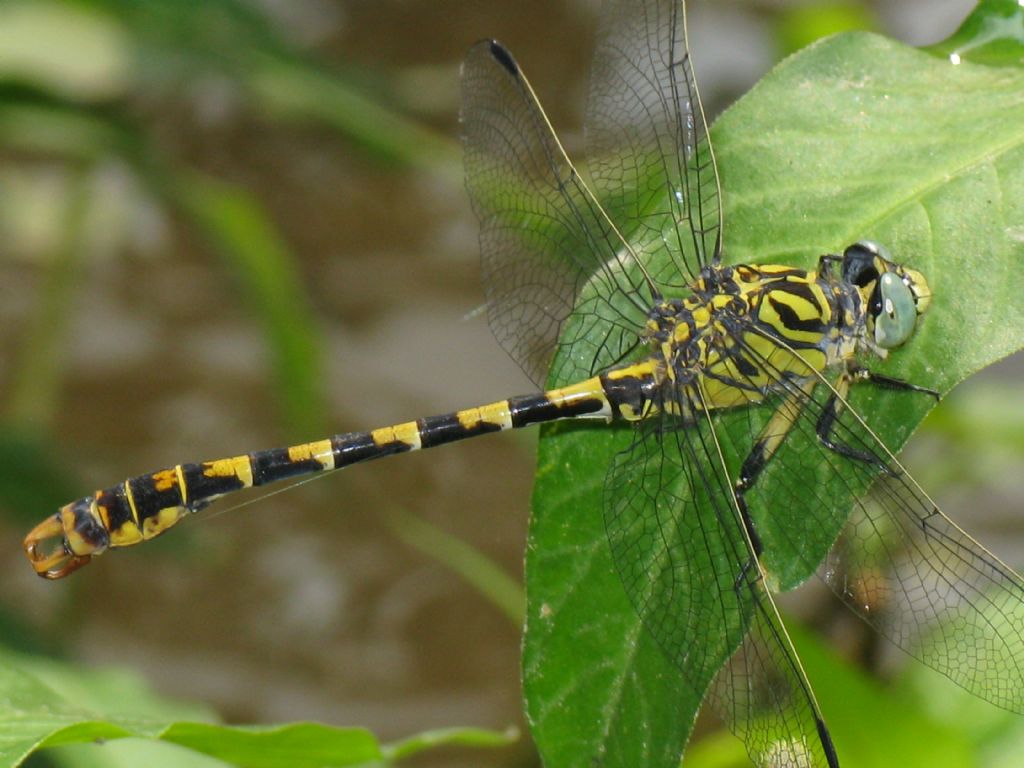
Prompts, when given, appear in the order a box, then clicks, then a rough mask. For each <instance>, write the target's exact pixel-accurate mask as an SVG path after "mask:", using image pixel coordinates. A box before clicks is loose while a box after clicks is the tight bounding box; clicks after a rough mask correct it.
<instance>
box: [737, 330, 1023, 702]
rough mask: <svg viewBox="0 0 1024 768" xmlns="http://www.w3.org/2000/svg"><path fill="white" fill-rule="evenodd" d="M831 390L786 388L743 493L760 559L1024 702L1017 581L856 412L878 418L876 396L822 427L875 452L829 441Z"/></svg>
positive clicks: (953, 673)
mask: <svg viewBox="0 0 1024 768" xmlns="http://www.w3.org/2000/svg"><path fill="white" fill-rule="evenodd" d="M751 354H752V355H753V354H754V352H753V350H751ZM758 364H759V365H761V366H766V367H769V368H770V363H769V361H767V360H764V359H762V360H760V361H759V363H758ZM855 390H856V391H855V392H854V401H855V403H856V402H857V401H859V400H861V399H863V398H858V397H856V396H857V395H869V394H871V393H877V394H883V393H881V392H879V390H878V389H877V388H875V387H871V386H870V385H868V384H862V385H860V386H858V387H855ZM863 390H870V392H867V391H863ZM831 395H832V389H831V388H830V387H828V386H826V384H825V383H822V384H819V385H818V386H817V387H816V388H815V389H814V390H813V391H812V392H811V393H809V394H808V393H807V392H804V391H801V390H799V389H797V388H795V387H794V388H793V401H794V403H793V413H792V419H793V427H792V429H791V433H792V434H791V435H790V436H788V437H787V438H786V440H785V441H784V442H783V444H782V446H781V447H780V448H779V450H778V451H777V453H776V455H775V456H773V457H772V458H771V460H770V461H769V463H768V464H767V466H766V467H765V470H764V472H763V474H762V476H761V477H759V478H758V480H757V483H756V484H755V486H754V487H753V488H752V489H751V490H750V491H749V492H748V493H747V494H746V498H747V501H748V504H749V506H750V509H751V514H752V515H753V516H754V517H755V520H756V521H758V518H759V516H760V520H759V521H758V530H759V532H760V533H762V539H763V541H764V546H765V557H764V558H763V559H765V560H767V559H768V558H769V557H771V558H773V559H772V561H771V563H770V564H769V566H768V567H769V569H770V570H777V572H778V574H779V575H780V581H781V582H783V584H782V585H783V586H784V587H786V586H792V585H794V584H795V583H796V582H798V581H800V580H802V578H804V577H805V576H806V574H809V573H811V572H813V571H815V570H818V572H819V574H820V575H821V576H822V578H823V579H824V581H825V582H826V583H827V584H828V586H829V587H830V588H831V589H832V590H833V591H834V592H835V594H836V595H838V596H839V598H840V599H841V600H842V601H843V602H844V603H845V604H846V605H847V606H848V607H849V608H850V609H851V610H852V611H853V612H854V613H856V614H857V615H858V616H860V617H861V618H862V619H864V621H866V622H867V623H868V624H870V625H871V626H872V627H873V628H874V629H875V630H877V631H878V632H879V633H880V634H881V635H883V636H884V637H886V638H888V639H889V640H891V641H892V642H893V643H895V644H896V645H897V646H899V647H900V648H902V649H903V650H905V651H906V652H907V653H909V654H910V655H912V656H914V657H916V658H917V659H919V660H920V661H922V662H924V663H925V664H927V665H928V666H930V667H932V668H933V669H935V670H937V671H939V672H941V673H942V674H944V675H946V676H947V677H949V678H950V679H951V680H953V681H954V682H956V683H957V684H959V685H960V686H962V687H963V688H965V689H967V690H968V691H970V692H971V693H973V694H975V695H977V696H979V697H981V698H983V699H986V700H988V701H990V702H992V703H994V704H996V705H998V706H1001V707H1004V708H1006V709H1010V710H1014V711H1017V712H1024V666H1022V664H1021V659H1022V658H1024V581H1022V579H1021V577H1020V576H1019V575H1018V574H1017V573H1015V572H1014V571H1013V570H1012V569H1011V568H1010V567H1008V566H1007V565H1005V564H1004V563H1003V562H1002V561H1000V560H999V559H998V558H997V557H996V556H995V555H994V554H992V553H991V552H989V551H988V550H986V549H985V548H984V547H983V546H982V545H981V544H979V543H978V542H977V541H975V540H974V539H973V538H972V537H971V536H969V535H968V534H967V533H965V532H964V531H963V530H962V529H961V528H960V527H959V526H957V525H956V523H954V522H953V521H952V520H950V519H949V518H948V517H946V515H945V514H943V513H942V512H941V511H940V510H939V508H938V507H937V506H936V505H935V503H934V502H933V501H932V500H931V499H930V498H929V497H928V495H927V494H926V493H925V492H924V491H923V490H922V489H921V488H920V486H919V485H918V484H917V483H916V481H915V480H914V479H913V478H912V477H911V476H910V475H909V474H908V473H907V472H906V471H905V470H904V469H903V467H902V466H901V465H900V464H899V462H898V461H897V460H896V458H895V456H894V455H893V454H892V452H891V451H889V449H888V448H886V446H885V445H884V443H883V442H882V440H881V438H880V437H879V436H878V435H877V434H876V432H875V431H873V430H872V428H871V426H870V425H869V424H868V423H867V422H866V421H865V420H864V418H863V417H862V416H860V415H859V414H860V413H870V414H871V415H872V421H873V422H874V423H875V424H876V425H878V426H884V425H885V423H886V421H885V419H884V413H883V412H882V410H881V406H880V405H877V404H878V403H880V402H881V398H875V400H874V402H875V403H876V407H874V408H869V409H866V410H863V411H857V410H855V408H854V407H852V406H851V407H846V408H843V409H842V410H841V411H840V413H839V415H838V418H837V419H836V421H835V424H834V425H833V427H832V429H831V431H830V432H829V439H830V440H831V441H832V442H834V443H838V444H840V445H842V446H845V447H846V448H848V449H851V450H852V451H853V452H856V453H857V454H860V455H861V456H863V457H870V460H865V459H864V458H855V457H851V456H849V455H843V454H842V453H839V452H837V451H835V450H832V449H830V448H827V447H826V446H825V445H824V444H823V443H822V441H821V440H820V439H819V437H818V434H817V432H818V431H819V430H820V426H819V423H820V418H821V414H822V413H823V412H824V411H825V409H827V408H830V407H831V404H830V402H829V399H830V397H831ZM884 395H885V397H888V398H907V397H921V396H922V395H920V394H914V393H910V392H891V391H890V392H885V393H884ZM883 468H885V469H884V471H883ZM778 494H781V497H782V498H784V499H785V502H784V505H780V504H779V501H778V499H779V498H780V496H779V495H778ZM783 508H784V509H785V515H784V516H783V515H780V514H779V513H778V510H780V509H783ZM837 536H838V542H837V543H836V546H834V547H832V546H831V545H832V543H833V542H832V540H833V539H835V538H836V537H837ZM770 553H772V554H770ZM779 553H781V556H782V557H784V558H787V559H789V561H790V562H789V563H788V564H787V563H786V562H783V561H782V559H779V558H778V557H777V556H778V554H779ZM794 566H795V567H797V568H798V569H799V571H794V570H792V569H793V567H794Z"/></svg>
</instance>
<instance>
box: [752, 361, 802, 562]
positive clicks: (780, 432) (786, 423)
mask: <svg viewBox="0 0 1024 768" xmlns="http://www.w3.org/2000/svg"><path fill="white" fill-rule="evenodd" d="M816 384H817V381H816V380H815V379H808V380H807V382H806V383H804V384H801V385H800V386H799V387H797V388H796V389H794V390H792V391H790V392H789V393H787V395H786V397H785V398H784V399H783V401H782V403H781V404H780V405H779V407H778V408H777V409H776V411H775V413H774V414H772V417H771V419H769V420H768V423H767V424H765V425H764V428H763V429H762V430H761V434H759V435H758V436H757V440H755V441H754V445H753V447H752V448H751V449H750V453H749V454H747V458H746V459H744V460H743V465H742V467H741V468H740V476H739V479H737V481H736V484H735V486H733V492H734V494H735V496H736V506H737V508H738V509H739V513H740V517H741V518H742V520H743V525H744V527H745V528H746V529H747V535H748V536H749V537H750V543H751V545H752V546H753V547H754V553H755V554H756V555H758V556H759V557H760V555H761V552H762V550H763V547H762V544H761V538H760V536H758V534H757V529H756V527H755V525H754V520H753V518H752V517H751V516H750V512H749V510H748V509H747V502H746V499H745V498H744V497H745V495H746V492H747V491H749V490H750V489H751V488H752V487H753V485H754V483H755V482H756V481H757V478H758V476H759V475H760V474H761V472H762V471H763V470H764V468H765V466H767V464H768V462H769V461H771V458H772V456H774V455H775V451H777V450H778V449H779V446H780V445H781V444H782V441H783V440H785V439H786V435H788V434H789V430H790V429H792V427H793V424H794V423H795V422H796V419H797V416H799V415H800V410H801V409H802V407H803V401H804V400H805V399H806V398H807V397H809V396H810V394H811V392H812V391H813V390H814V387H815V385H816Z"/></svg>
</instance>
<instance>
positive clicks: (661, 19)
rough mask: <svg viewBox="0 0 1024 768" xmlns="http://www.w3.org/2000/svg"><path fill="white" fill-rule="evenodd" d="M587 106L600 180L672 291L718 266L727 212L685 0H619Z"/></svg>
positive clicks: (590, 149)
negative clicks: (689, 39)
mask: <svg viewBox="0 0 1024 768" xmlns="http://www.w3.org/2000/svg"><path fill="white" fill-rule="evenodd" d="M598 41H599V42H598V47H597V51H596V53H595V56H594V66H593V71H592V74H591V87H590V98H589V101H588V109H587V122H586V126H587V153H588V159H589V170H590V178H591V179H592V181H593V184H594V188H595V190H596V191H597V193H598V196H599V197H600V198H601V201H602V203H603V204H604V206H605V208H606V210H607V211H608V213H609V215H610V216H611V218H612V219H613V220H614V221H615V224H616V226H618V227H619V229H620V230H621V231H623V232H624V234H625V235H626V237H627V238H629V239H631V241H634V242H635V247H636V248H637V249H638V250H641V251H642V252H643V258H645V263H646V265H647V267H648V269H649V271H650V272H651V273H652V275H653V276H654V277H655V279H656V280H657V281H658V282H659V283H660V284H661V285H663V286H665V288H666V289H667V290H666V292H667V293H672V289H673V288H675V289H677V290H678V289H680V288H682V287H683V286H684V285H685V284H687V283H690V282H692V281H693V280H695V279H696V278H697V276H698V274H699V273H700V270H701V268H702V267H703V266H705V265H708V264H711V263H717V261H718V257H719V251H720V247H721V240H720V238H721V232H722V212H721V205H720V189H719V181H718V171H717V168H716V166H715V158H714V154H713V152H712V149H711V143H710V141H709V138H708V127H707V121H706V119H705V116H704V109H703V107H702V105H701V101H700V96H699V94H698V92H697V83H696V81H695V80H694V76H693V69H692V67H691V64H690V56H689V49H688V46H687V39H686V19H685V11H684V7H683V4H682V3H681V2H680V1H679V0H644V2H636V0H613V1H610V2H607V3H606V4H605V8H604V13H603V14H602V17H601V22H600V28H599V31H598Z"/></svg>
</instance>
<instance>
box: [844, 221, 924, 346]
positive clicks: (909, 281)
mask: <svg viewBox="0 0 1024 768" xmlns="http://www.w3.org/2000/svg"><path fill="white" fill-rule="evenodd" d="M843 279H844V280H846V281H848V282H849V283H852V284H853V285H856V286H857V287H858V288H859V289H860V290H861V294H862V295H863V296H864V298H865V299H866V301H867V331H868V335H869V336H870V338H871V341H872V342H873V343H874V344H875V346H876V347H877V348H879V349H883V350H886V349H893V348H895V347H898V346H900V345H901V344H903V343H904V342H906V340H907V339H909V338H910V337H911V336H912V335H913V333H914V326H915V325H916V323H917V316H918V315H920V314H921V313H922V312H924V311H925V310H926V309H928V305H929V304H930V303H931V298H932V294H931V290H930V289H929V288H928V282H927V281H926V280H925V279H924V275H922V274H921V273H920V272H918V271H917V270H914V269H907V268H906V267H903V266H901V265H900V264H896V263H895V262H893V261H892V258H891V257H890V256H889V252H888V251H887V250H886V248H885V247H884V246H883V245H881V244H879V243H876V242H875V241H874V240H861V241H860V242H857V243H854V244H853V245H851V246H850V247H849V248H847V249H846V250H845V251H843Z"/></svg>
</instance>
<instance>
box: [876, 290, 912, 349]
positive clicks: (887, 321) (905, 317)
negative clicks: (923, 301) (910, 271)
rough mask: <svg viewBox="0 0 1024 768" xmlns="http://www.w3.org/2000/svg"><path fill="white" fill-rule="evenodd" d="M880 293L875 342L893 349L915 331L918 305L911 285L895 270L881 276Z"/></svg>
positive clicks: (885, 347)
mask: <svg viewBox="0 0 1024 768" xmlns="http://www.w3.org/2000/svg"><path fill="white" fill-rule="evenodd" d="M878 293H879V296H880V297H881V302H882V306H881V308H880V311H879V313H878V315H877V316H876V317H875V343H876V344H877V345H878V346H880V347H882V348H883V349H892V348H893V347H898V346H899V345H900V344H902V343H903V342H905V341H906V340H907V339H908V338H910V334H912V333H913V332H914V323H915V322H916V321H917V306H916V305H915V303H914V294H913V293H912V292H911V290H910V288H909V286H907V284H906V283H904V282H903V280H901V279H900V277H899V276H898V275H896V274H895V273H893V272H885V273H883V274H882V276H881V277H879V279H878Z"/></svg>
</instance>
